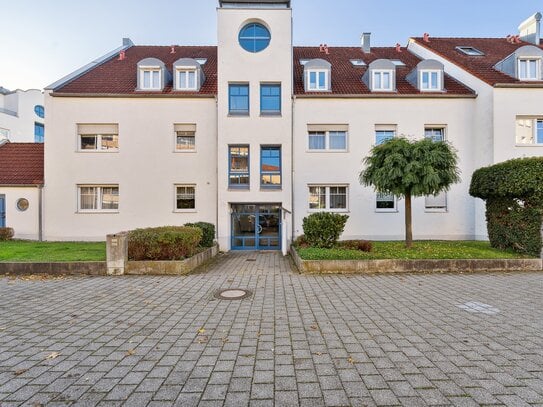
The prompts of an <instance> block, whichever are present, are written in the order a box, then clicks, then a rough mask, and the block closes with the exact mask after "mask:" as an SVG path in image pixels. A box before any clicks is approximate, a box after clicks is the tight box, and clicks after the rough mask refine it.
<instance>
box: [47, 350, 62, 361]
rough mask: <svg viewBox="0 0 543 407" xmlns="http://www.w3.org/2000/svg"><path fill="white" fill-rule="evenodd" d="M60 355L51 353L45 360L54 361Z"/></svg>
mask: <svg viewBox="0 0 543 407" xmlns="http://www.w3.org/2000/svg"><path fill="white" fill-rule="evenodd" d="M60 355H61V353H60V352H51V353H50V354H49V355H47V356H46V358H45V360H50V359H56V358H58V357H59V356H60Z"/></svg>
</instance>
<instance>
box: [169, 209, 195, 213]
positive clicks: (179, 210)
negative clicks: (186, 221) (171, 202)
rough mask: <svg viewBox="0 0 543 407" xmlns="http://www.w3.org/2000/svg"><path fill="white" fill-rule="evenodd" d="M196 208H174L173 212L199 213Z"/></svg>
mask: <svg viewBox="0 0 543 407" xmlns="http://www.w3.org/2000/svg"><path fill="white" fill-rule="evenodd" d="M197 212H198V211H197V210H196V209H174V211H173V213H197Z"/></svg>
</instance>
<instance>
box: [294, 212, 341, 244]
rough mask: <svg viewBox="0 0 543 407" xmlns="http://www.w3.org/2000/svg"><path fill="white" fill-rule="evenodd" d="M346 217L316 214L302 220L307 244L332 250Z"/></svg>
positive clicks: (335, 214) (332, 214)
mask: <svg viewBox="0 0 543 407" xmlns="http://www.w3.org/2000/svg"><path fill="white" fill-rule="evenodd" d="M347 219H349V216H347V215H339V214H337V213H329V212H318V213H313V214H311V215H309V216H308V217H306V218H304V220H303V224H302V226H303V229H304V235H305V240H306V242H307V244H309V245H310V246H312V247H321V248H328V249H329V248H332V247H334V245H335V244H336V242H337V241H338V239H339V237H340V236H341V234H342V233H343V229H344V228H345V223H346V222H347Z"/></svg>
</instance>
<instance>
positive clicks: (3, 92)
mask: <svg viewBox="0 0 543 407" xmlns="http://www.w3.org/2000/svg"><path fill="white" fill-rule="evenodd" d="M43 99H44V97H43V92H42V91H41V90H37V89H29V90H20V89H17V90H14V91H9V90H7V89H6V88H2V87H0V140H6V139H7V140H9V141H11V142H17V143H31V142H34V143H43V141H44V138H45V109H44V107H43Z"/></svg>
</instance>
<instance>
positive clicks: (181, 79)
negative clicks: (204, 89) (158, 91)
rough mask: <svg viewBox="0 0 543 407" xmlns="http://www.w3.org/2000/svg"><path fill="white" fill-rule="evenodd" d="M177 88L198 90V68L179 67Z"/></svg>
mask: <svg viewBox="0 0 543 407" xmlns="http://www.w3.org/2000/svg"><path fill="white" fill-rule="evenodd" d="M176 74H177V78H176V79H177V89H178V90H196V69H187V68H177V70H176Z"/></svg>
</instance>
